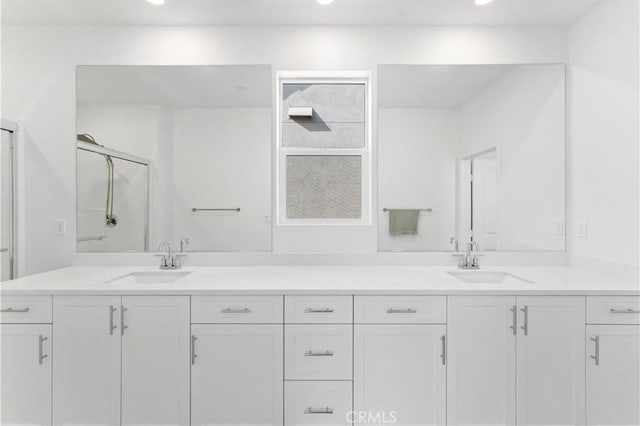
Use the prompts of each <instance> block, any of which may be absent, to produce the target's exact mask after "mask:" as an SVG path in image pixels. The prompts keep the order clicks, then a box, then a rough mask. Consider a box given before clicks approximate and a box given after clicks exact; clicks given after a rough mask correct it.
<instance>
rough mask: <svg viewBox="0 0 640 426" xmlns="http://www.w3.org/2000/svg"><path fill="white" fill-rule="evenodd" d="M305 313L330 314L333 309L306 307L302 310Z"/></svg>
mask: <svg viewBox="0 0 640 426" xmlns="http://www.w3.org/2000/svg"><path fill="white" fill-rule="evenodd" d="M304 313H305V314H332V313H333V309H331V308H325V309H313V308H307V309H305V310H304Z"/></svg>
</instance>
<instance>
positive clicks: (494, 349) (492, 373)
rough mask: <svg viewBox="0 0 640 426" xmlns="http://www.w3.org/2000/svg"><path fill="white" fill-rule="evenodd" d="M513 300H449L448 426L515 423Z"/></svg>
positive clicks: (484, 298)
mask: <svg viewBox="0 0 640 426" xmlns="http://www.w3.org/2000/svg"><path fill="white" fill-rule="evenodd" d="M515 302H516V301H515V297H512V296H496V297H493V296H458V297H449V309H448V336H449V344H448V349H449V356H448V363H449V365H448V373H447V383H448V385H447V394H448V397H447V421H448V424H449V425H471V424H486V425H514V424H515V421H516V412H515V409H516V401H515V392H516V365H515V360H516V335H515V327H516V324H515V319H516V318H515V309H516V306H515Z"/></svg>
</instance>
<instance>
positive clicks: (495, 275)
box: [447, 271, 532, 284]
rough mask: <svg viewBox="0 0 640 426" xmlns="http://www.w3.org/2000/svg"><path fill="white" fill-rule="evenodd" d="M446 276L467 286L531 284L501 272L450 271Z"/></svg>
mask: <svg viewBox="0 0 640 426" xmlns="http://www.w3.org/2000/svg"><path fill="white" fill-rule="evenodd" d="M447 274H449V275H451V276H453V277H455V278H457V279H459V280H460V281H462V282H465V283H467V284H504V283H505V282H507V281H512V280H515V281H520V282H524V283H529V284H532V282H531V281H529V280H527V279H524V278H521V277H519V276H517V275H513V274H510V273H508V272H502V271H452V272H447Z"/></svg>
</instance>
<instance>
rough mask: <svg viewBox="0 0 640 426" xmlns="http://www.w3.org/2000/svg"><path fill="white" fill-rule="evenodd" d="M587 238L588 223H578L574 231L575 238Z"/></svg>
mask: <svg viewBox="0 0 640 426" xmlns="http://www.w3.org/2000/svg"><path fill="white" fill-rule="evenodd" d="M588 236H589V222H587V221H584V222H578V224H577V229H576V237H578V238H587V237H588Z"/></svg>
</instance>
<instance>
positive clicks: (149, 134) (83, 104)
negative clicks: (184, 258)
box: [77, 65, 272, 252]
mask: <svg viewBox="0 0 640 426" xmlns="http://www.w3.org/2000/svg"><path fill="white" fill-rule="evenodd" d="M271 83H272V71H271V67H270V66H266V65H239V66H232V65H230V66H80V67H78V69H77V134H78V135H79V136H78V141H77V147H78V150H77V250H78V252H127V251H149V250H150V251H154V250H156V249H157V247H158V245H159V244H160V243H161V242H163V241H172V242H173V243H174V246H177V243H178V242H179V241H181V240H184V243H183V246H184V248H185V249H186V250H189V251H269V250H271V148H272V146H271V145H272V144H271V120H272V111H271V108H272V105H271V103H272V95H271V94H272V84H271ZM187 241H188V243H187Z"/></svg>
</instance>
